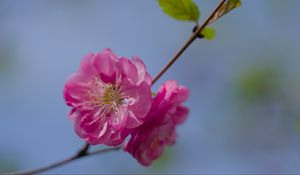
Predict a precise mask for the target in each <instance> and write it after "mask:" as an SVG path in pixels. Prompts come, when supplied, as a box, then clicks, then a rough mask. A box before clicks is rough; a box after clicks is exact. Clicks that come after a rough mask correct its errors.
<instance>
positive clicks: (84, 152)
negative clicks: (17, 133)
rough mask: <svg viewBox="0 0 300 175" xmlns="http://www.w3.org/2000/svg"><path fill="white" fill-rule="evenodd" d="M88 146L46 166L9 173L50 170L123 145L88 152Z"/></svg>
mask: <svg viewBox="0 0 300 175" xmlns="http://www.w3.org/2000/svg"><path fill="white" fill-rule="evenodd" d="M88 148H89V144H87V143H86V144H85V145H84V146H83V147H82V148H81V149H80V150H79V151H78V152H77V153H76V154H75V155H73V156H71V157H69V158H66V159H64V160H61V161H58V162H55V163H53V164H50V165H46V166H44V167H40V168H36V169H31V170H24V171H18V172H11V173H8V174H9V175H32V174H37V173H41V172H45V171H47V170H50V169H53V168H56V167H60V166H63V165H65V164H67V163H70V162H72V161H74V160H78V159H81V158H84V157H89V156H93V155H97V154H102V153H107V152H111V151H117V150H119V149H120V148H121V146H118V147H113V148H106V149H102V150H97V151H92V152H88Z"/></svg>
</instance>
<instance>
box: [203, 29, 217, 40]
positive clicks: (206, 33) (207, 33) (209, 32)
mask: <svg viewBox="0 0 300 175" xmlns="http://www.w3.org/2000/svg"><path fill="white" fill-rule="evenodd" d="M201 36H203V38H205V39H207V40H212V39H214V38H215V36H216V31H215V29H213V28H211V27H206V28H204V29H203V30H202V32H201Z"/></svg>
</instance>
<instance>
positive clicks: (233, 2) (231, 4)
mask: <svg viewBox="0 0 300 175" xmlns="http://www.w3.org/2000/svg"><path fill="white" fill-rule="evenodd" d="M241 5H242V0H227V1H226V2H225V3H224V4H223V5H222V6H221V8H220V9H219V11H217V13H216V14H215V15H214V16H213V17H212V19H211V20H210V21H209V23H212V22H214V21H216V20H217V19H219V18H220V17H222V16H223V15H225V14H227V13H228V12H230V11H231V10H233V9H235V8H237V7H239V6H241Z"/></svg>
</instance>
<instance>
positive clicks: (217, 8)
mask: <svg viewBox="0 0 300 175" xmlns="http://www.w3.org/2000/svg"><path fill="white" fill-rule="evenodd" d="M225 2H226V0H222V1H221V2H220V4H219V5H218V6H217V7H216V9H215V10H214V11H213V12H212V14H211V15H210V16H209V17H208V18H207V19H206V20H205V22H204V23H203V24H202V25H201V26H197V29H196V30H195V32H194V33H193V34H192V35H191V36H190V38H189V39H188V40H187V41H186V42H185V44H184V45H183V46H182V47H181V48H180V49H179V50H178V52H177V53H176V54H175V55H174V56H173V57H172V58H171V59H170V61H169V62H168V63H167V64H166V66H165V67H164V68H163V69H162V70H161V71H160V72H159V73H158V74H157V76H156V77H155V78H154V79H153V81H152V85H153V84H155V83H156V82H157V80H158V79H159V78H160V77H161V76H162V75H163V74H164V73H165V72H166V71H167V70H168V69H169V68H170V67H171V66H172V65H173V64H174V63H175V61H176V60H177V59H178V58H179V57H180V56H181V55H182V53H183V52H184V51H185V50H186V49H187V48H188V47H189V46H190V45H191V44H192V43H193V42H194V41H195V39H196V38H197V37H198V34H199V33H201V31H202V30H203V29H204V28H205V27H206V26H207V25H208V24H209V22H210V20H211V19H212V18H213V17H214V16H215V14H216V13H218V11H219V10H220V8H221V7H222V6H223V4H224V3H225Z"/></svg>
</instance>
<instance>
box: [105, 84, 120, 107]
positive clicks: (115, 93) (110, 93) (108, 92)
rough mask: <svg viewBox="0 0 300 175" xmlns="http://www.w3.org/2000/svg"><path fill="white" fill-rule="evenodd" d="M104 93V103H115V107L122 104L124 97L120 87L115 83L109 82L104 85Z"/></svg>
mask: <svg viewBox="0 0 300 175" xmlns="http://www.w3.org/2000/svg"><path fill="white" fill-rule="evenodd" d="M103 88H104V94H103V97H102V98H101V103H102V104H108V105H113V107H118V106H119V105H121V104H122V101H123V98H122V96H121V94H120V88H119V87H118V86H116V85H113V84H107V85H105V86H104V87H103Z"/></svg>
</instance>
